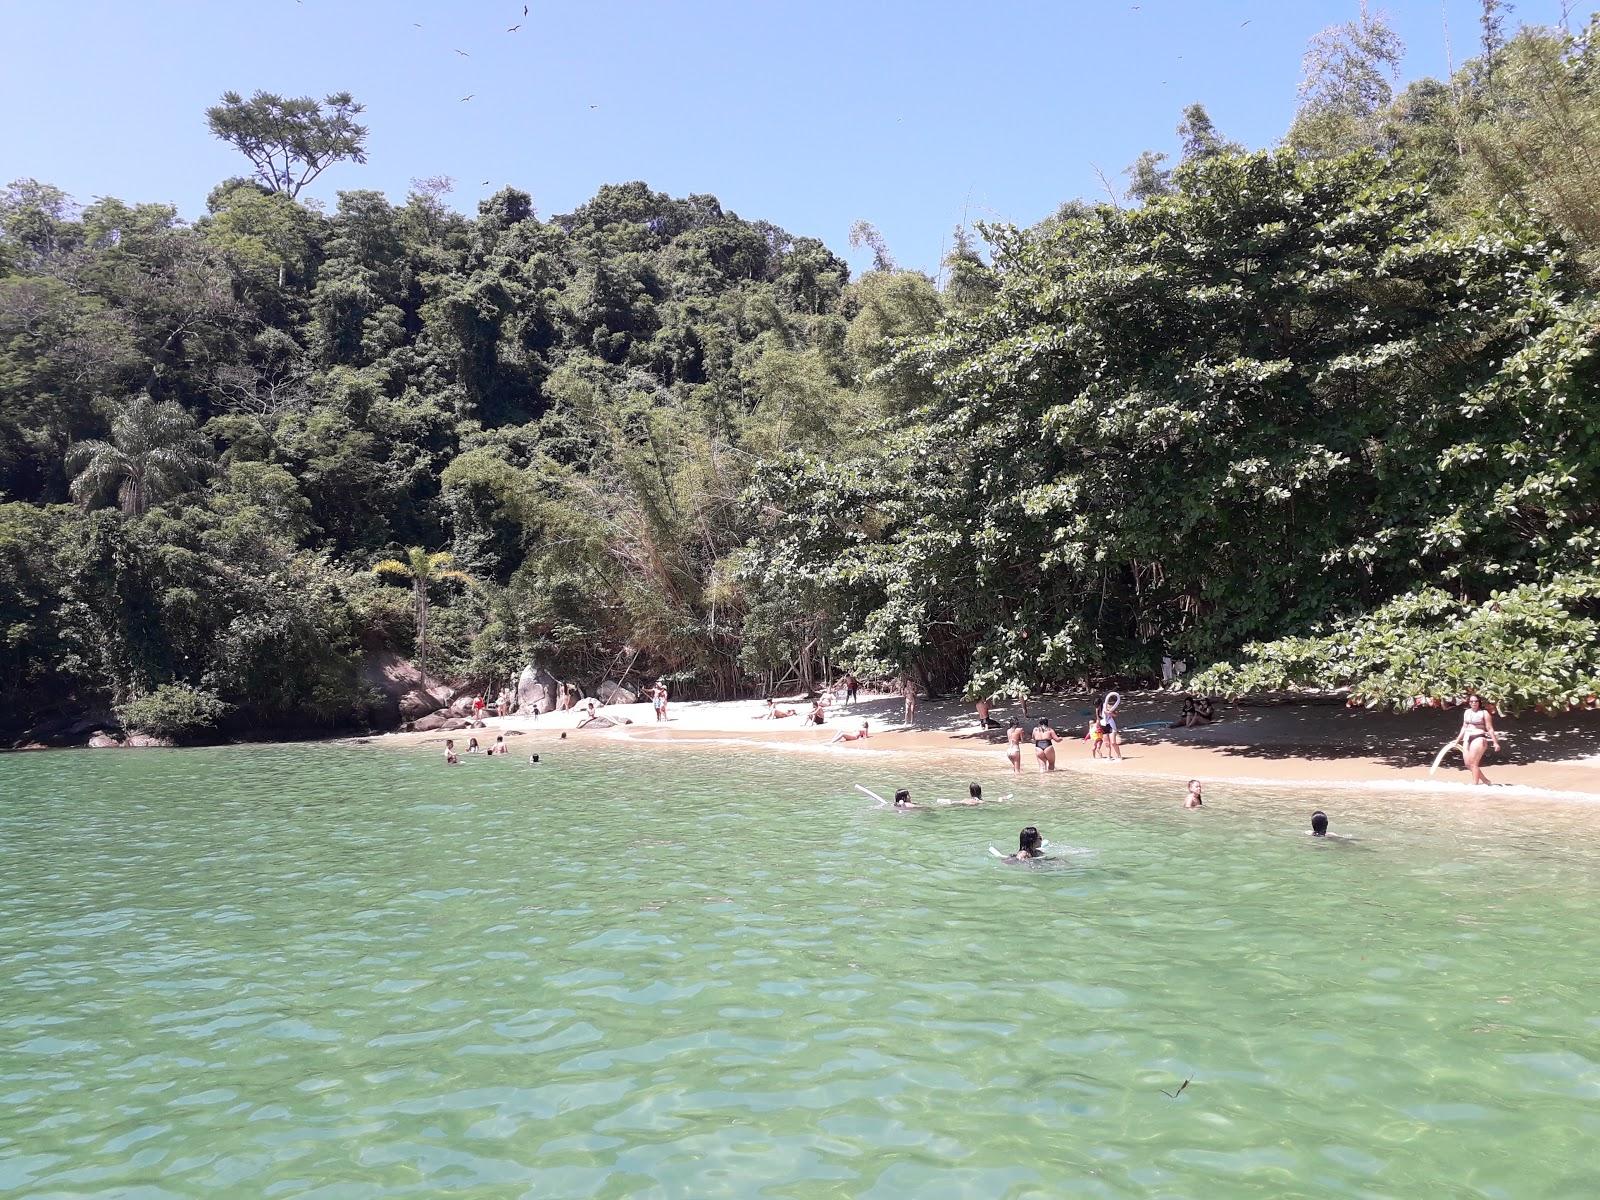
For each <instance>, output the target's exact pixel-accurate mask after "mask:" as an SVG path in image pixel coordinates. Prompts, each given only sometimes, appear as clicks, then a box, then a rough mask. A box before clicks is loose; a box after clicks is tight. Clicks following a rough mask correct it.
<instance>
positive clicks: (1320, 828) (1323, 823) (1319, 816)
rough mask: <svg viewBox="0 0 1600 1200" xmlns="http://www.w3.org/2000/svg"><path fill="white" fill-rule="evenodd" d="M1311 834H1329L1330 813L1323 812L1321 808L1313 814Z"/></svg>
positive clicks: (1320, 835) (1321, 835)
mask: <svg viewBox="0 0 1600 1200" xmlns="http://www.w3.org/2000/svg"><path fill="white" fill-rule="evenodd" d="M1311 836H1312V837H1327V836H1328V814H1327V813H1325V812H1323V811H1322V810H1321V809H1320V808H1319V809H1317V811H1316V812H1314V813H1312V814H1311Z"/></svg>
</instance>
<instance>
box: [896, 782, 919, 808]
mask: <svg viewBox="0 0 1600 1200" xmlns="http://www.w3.org/2000/svg"><path fill="white" fill-rule="evenodd" d="M894 806H895V808H897V809H899V810H900V811H901V812H907V811H909V810H911V809H914V808H921V807H923V806H922V805H920V804H914V803H912V800H911V789H910V788H900V789H899V790H898V791H896V792H895V794H894Z"/></svg>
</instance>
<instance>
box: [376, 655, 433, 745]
mask: <svg viewBox="0 0 1600 1200" xmlns="http://www.w3.org/2000/svg"><path fill="white" fill-rule="evenodd" d="M360 675H361V685H362V687H364V688H365V689H366V690H367V692H368V693H369V694H370V695H371V697H372V701H371V703H370V704H369V706H368V708H367V720H368V721H369V722H370V723H371V724H372V725H373V726H374V727H375V728H378V729H392V728H394V727H395V726H396V725H399V724H400V723H401V722H402V721H415V720H416V719H417V718H418V717H425V716H427V715H428V714H429V713H431V712H433V711H434V710H435V709H437V708H439V707H440V705H441V704H443V703H444V701H443V700H442V699H440V697H439V696H437V695H435V694H434V691H435V689H436V688H437V687H438V684H437V682H436V681H433V680H424V679H423V678H422V674H421V672H419V671H418V670H417V668H416V664H414V663H412V662H411V661H410V660H408V659H404V658H401V657H400V656H399V655H398V654H394V653H392V652H390V651H388V650H382V651H378V652H376V653H373V654H369V655H367V656H366V658H364V659H363V660H362V662H361V672H360ZM430 685H431V686H430Z"/></svg>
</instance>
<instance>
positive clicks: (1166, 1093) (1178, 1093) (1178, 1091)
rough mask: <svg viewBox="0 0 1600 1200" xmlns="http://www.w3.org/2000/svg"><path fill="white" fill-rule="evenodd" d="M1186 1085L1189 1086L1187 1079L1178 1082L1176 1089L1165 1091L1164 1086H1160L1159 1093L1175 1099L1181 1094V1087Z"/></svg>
mask: <svg viewBox="0 0 1600 1200" xmlns="http://www.w3.org/2000/svg"><path fill="white" fill-rule="evenodd" d="M1188 1086H1189V1081H1188V1080H1187V1079H1185V1080H1184V1081H1183V1082H1182V1083H1180V1084H1179V1085H1178V1090H1177V1091H1175V1092H1169V1091H1167V1089H1166V1088H1162V1089H1161V1094H1162V1095H1163V1096H1167V1097H1170V1098H1171V1099H1173V1100H1176V1099H1177V1098H1178V1097H1179V1096H1181V1095H1183V1089H1184V1088H1186V1087H1188Z"/></svg>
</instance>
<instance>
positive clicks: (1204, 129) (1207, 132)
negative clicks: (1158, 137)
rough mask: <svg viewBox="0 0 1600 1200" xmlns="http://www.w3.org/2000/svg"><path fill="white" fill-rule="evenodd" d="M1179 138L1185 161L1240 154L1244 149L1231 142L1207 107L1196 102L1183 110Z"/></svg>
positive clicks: (1179, 124) (1198, 160)
mask: <svg viewBox="0 0 1600 1200" xmlns="http://www.w3.org/2000/svg"><path fill="white" fill-rule="evenodd" d="M1178 138H1179V140H1180V141H1181V142H1182V143H1183V161H1184V162H1186V163H1187V162H1200V161H1202V160H1204V159H1207V158H1215V157H1216V156H1217V155H1219V154H1239V153H1241V152H1242V151H1243V149H1244V147H1242V146H1241V145H1239V143H1238V142H1230V141H1228V140H1227V139H1226V138H1225V137H1223V136H1222V135H1221V134H1220V133H1218V132H1217V127H1216V125H1214V124H1213V123H1212V121H1211V114H1210V113H1208V112H1206V106H1205V105H1204V104H1201V103H1199V102H1198V101H1196V102H1195V103H1193V104H1191V105H1189V106H1188V107H1187V108H1185V109H1184V110H1183V120H1181V121H1179V122H1178Z"/></svg>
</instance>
